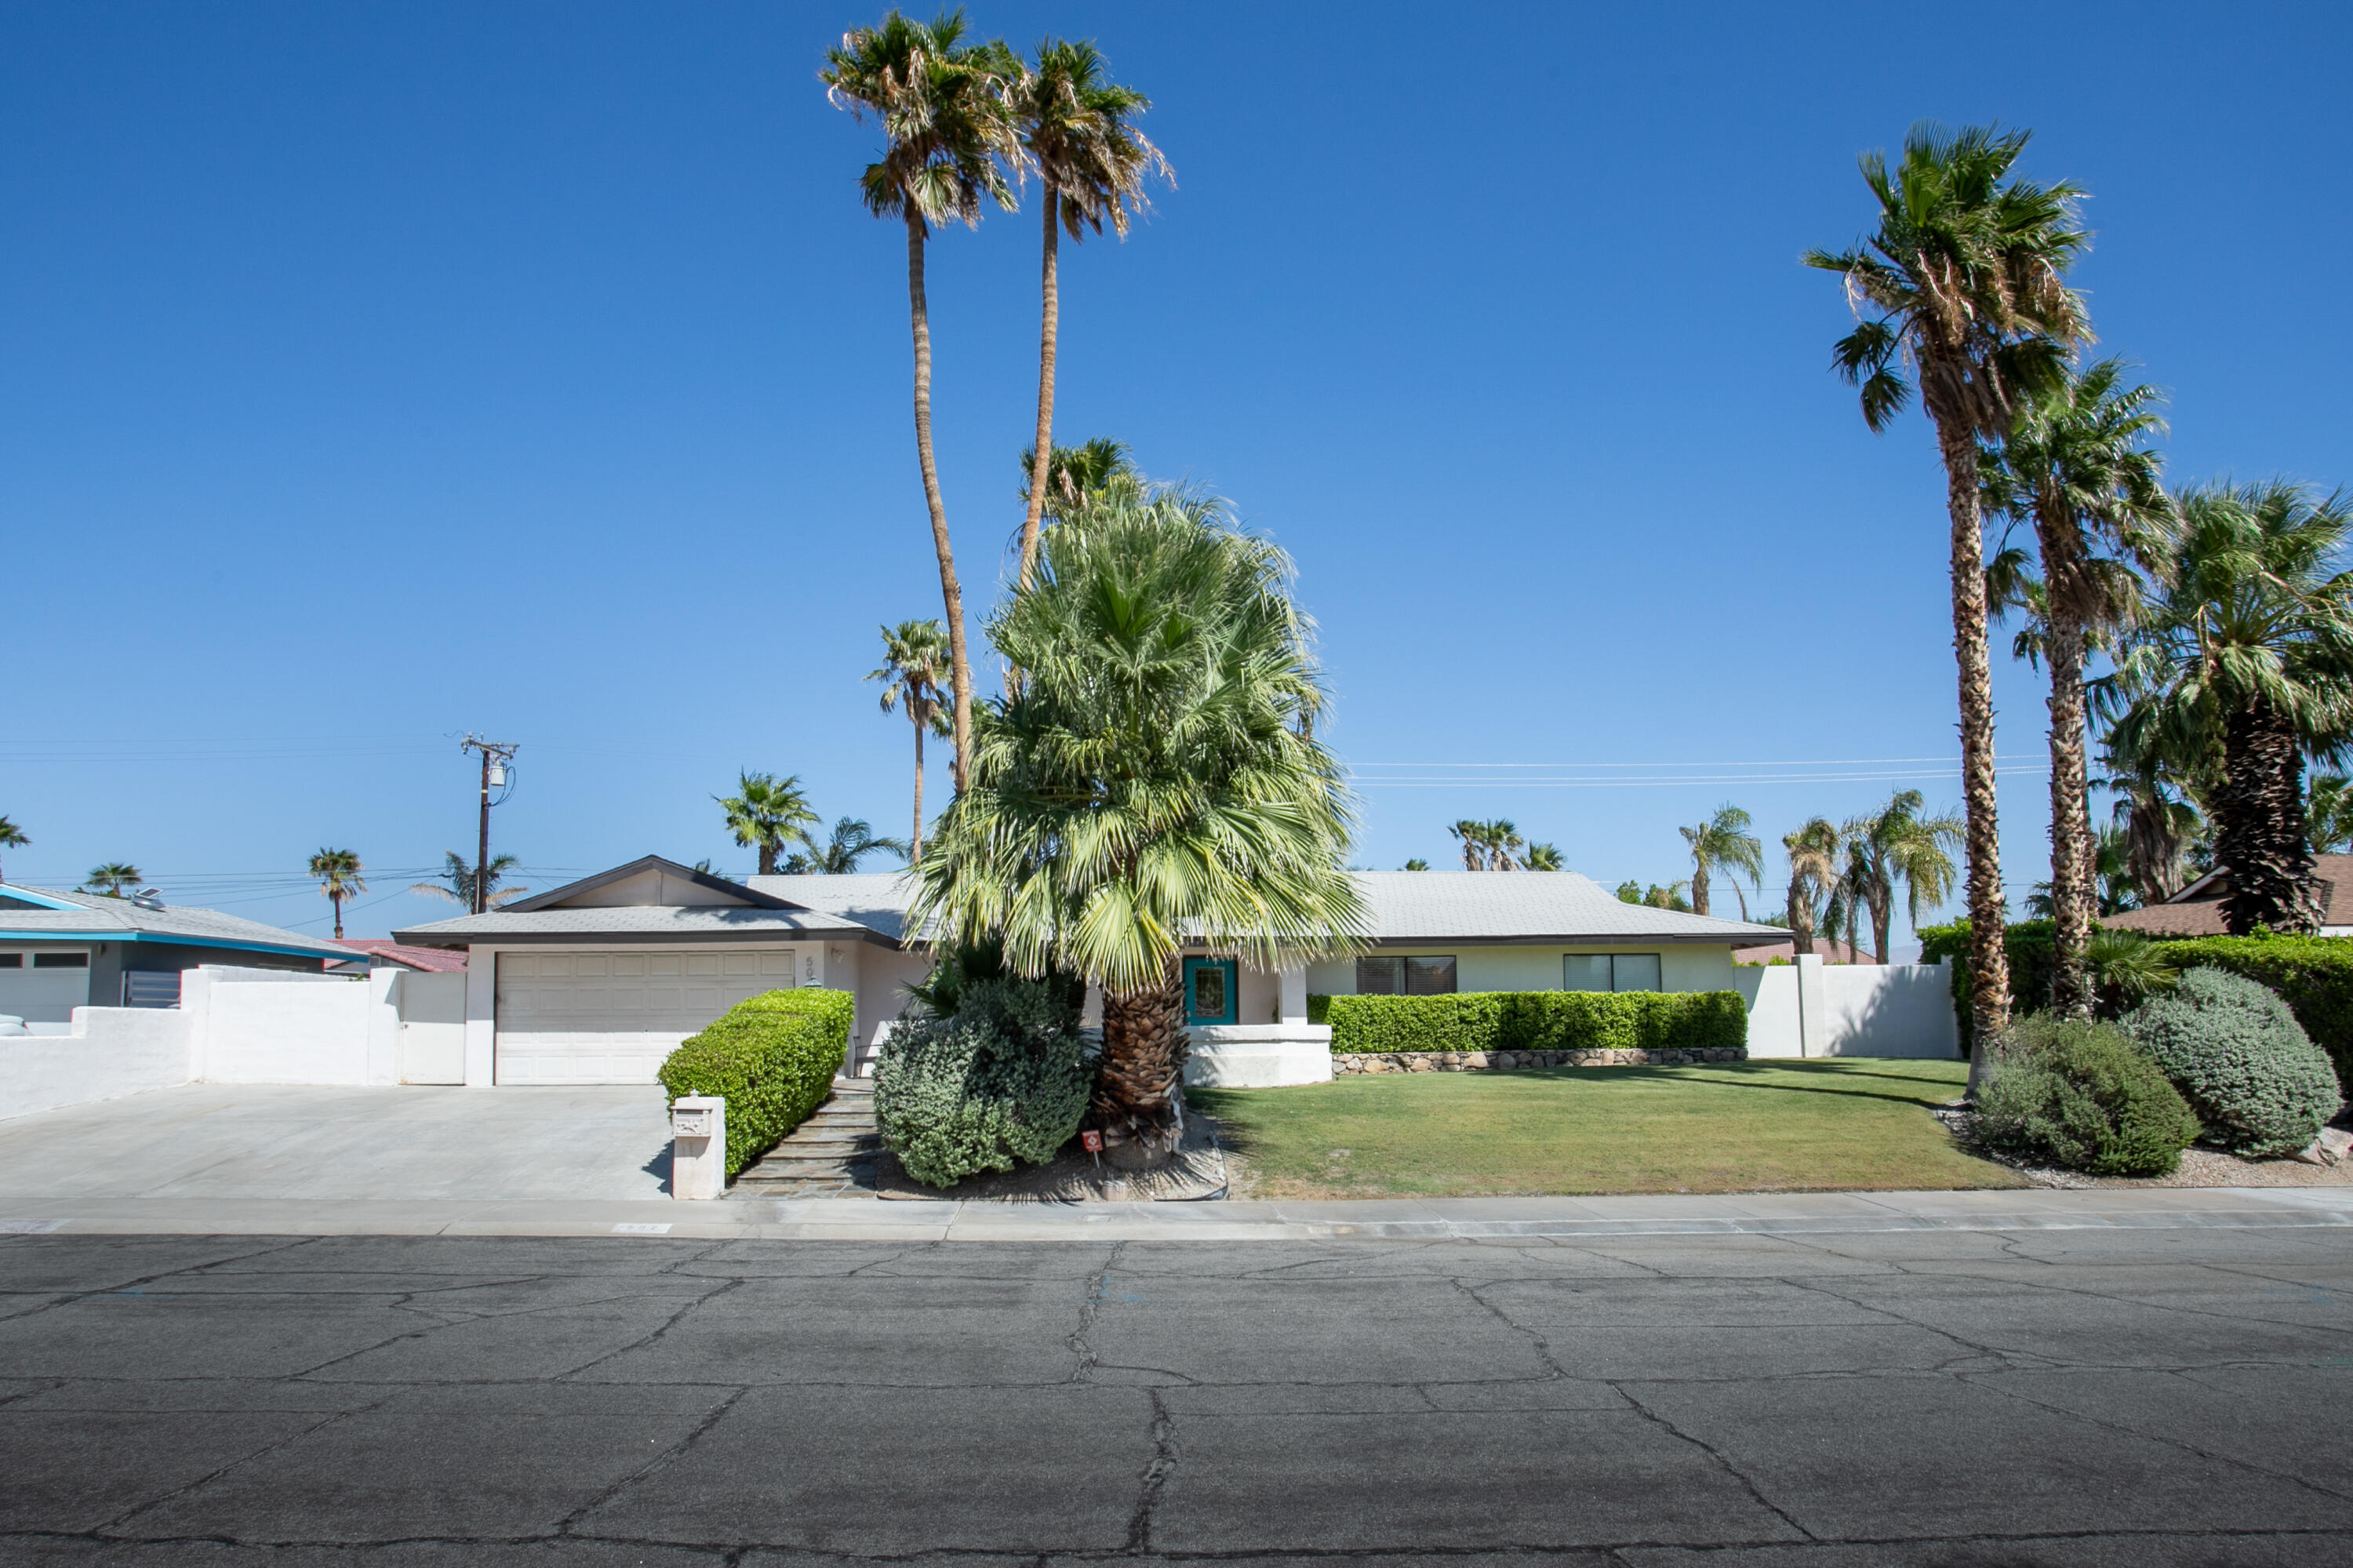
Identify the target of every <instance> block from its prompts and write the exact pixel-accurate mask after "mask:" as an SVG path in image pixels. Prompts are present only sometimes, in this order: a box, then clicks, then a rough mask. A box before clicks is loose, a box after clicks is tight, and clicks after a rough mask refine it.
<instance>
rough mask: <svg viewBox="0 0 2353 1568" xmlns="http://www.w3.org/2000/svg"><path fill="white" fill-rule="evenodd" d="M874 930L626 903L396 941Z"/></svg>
mask: <svg viewBox="0 0 2353 1568" xmlns="http://www.w3.org/2000/svg"><path fill="white" fill-rule="evenodd" d="M868 935H869V932H868V929H867V927H864V926H860V925H859V924H858V923H856V922H855V921H850V920H839V919H836V918H834V917H833V916H830V915H820V914H818V913H816V912H814V911H811V910H802V909H752V908H746V907H744V906H731V905H724V904H710V905H701V906H694V907H681V906H676V905H661V904H621V905H613V906H607V907H603V908H588V909H535V910H525V911H522V912H520V913H518V912H516V911H514V910H512V909H493V910H491V912H490V913H489V914H487V915H460V916H458V917H457V918H456V919H454V920H436V921H434V922H433V923H432V924H431V925H429V926H411V927H408V928H407V929H406V930H401V931H395V932H394V933H393V934H392V937H393V940H394V941H396V942H402V943H406V944H409V945H412V946H421V947H448V946H452V945H458V946H463V945H466V944H470V943H476V942H510V941H524V942H530V941H542V942H547V941H560V940H575V939H577V938H583V937H590V938H595V937H635V938H655V939H657V940H659V939H664V938H667V939H670V940H678V941H685V940H690V939H693V938H706V939H707V938H770V939H773V940H777V941H786V942H790V941H819V942H822V941H839V940H842V939H844V938H857V939H859V940H861V941H862V940H865V939H866V938H867V937H868Z"/></svg>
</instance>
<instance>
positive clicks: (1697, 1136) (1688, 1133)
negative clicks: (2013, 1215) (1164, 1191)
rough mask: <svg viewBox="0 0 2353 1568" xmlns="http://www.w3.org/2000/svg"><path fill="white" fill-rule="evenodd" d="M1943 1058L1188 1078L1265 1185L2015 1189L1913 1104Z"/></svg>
mask: <svg viewBox="0 0 2353 1568" xmlns="http://www.w3.org/2000/svg"><path fill="white" fill-rule="evenodd" d="M1967 1076H1968V1065H1966V1064H1964V1063H1960V1062H1899V1061H1882V1060H1870V1061H1862V1060H1858V1061H1846V1062H1789V1063H1767V1062H1743V1063H1727V1064H1725V1065H1721V1066H1711V1067H1557V1068H1552V1069H1549V1070H1540V1071H1535V1072H1519V1073H1415V1074H1411V1075H1405V1074H1396V1075H1380V1076H1377V1077H1346V1078H1341V1079H1338V1080H1336V1081H1335V1082H1333V1083H1330V1084H1313V1085H1308V1086H1303V1087H1300V1088H1290V1089H1190V1090H1187V1092H1186V1099H1187V1102H1188V1103H1189V1104H1191V1105H1192V1106H1194V1107H1197V1108H1198V1109H1200V1110H1205V1111H1207V1112H1208V1113H1209V1114H1210V1115H1211V1116H1214V1117H1216V1118H1218V1120H1219V1123H1221V1124H1222V1125H1223V1127H1224V1128H1225V1133H1226V1140H1227V1142H1228V1143H1229V1146H1230V1147H1232V1148H1233V1149H1234V1150H1237V1151H1239V1152H1240V1154H1241V1155H1242V1156H1243V1157H1244V1160H1245V1161H1246V1164H1247V1168H1248V1170H1249V1171H1250V1173H1251V1177H1252V1181H1253V1191H1252V1192H1251V1193H1250V1195H1251V1196H1256V1197H1266V1198H1364V1197H1455V1198H1468V1197H1481V1196H1493V1195H1502V1194H1511V1193H1536V1192H1824V1191H1832V1190H1837V1189H1841V1188H1883V1189H1905V1188H1915V1189H1917V1188H1952V1187H2022V1186H2024V1185H2026V1182H2025V1181H2024V1180H2023V1179H2022V1178H2021V1177H2020V1176H2019V1175H2018V1174H2017V1173H2016V1172H2015V1171H2010V1170H2007V1169H2005V1168H2004V1167H2002V1166H2000V1165H1996V1164H1994V1163H1993V1162H1992V1161H1990V1160H1979V1159H1978V1158H1976V1157H1975V1156H1973V1155H1969V1154H1965V1153H1963V1152H1962V1151H1961V1150H1959V1149H1957V1148H1956V1147H1955V1146H1954V1144H1953V1140H1952V1138H1951V1135H1950V1134H1948V1133H1947V1132H1946V1130H1945V1128H1944V1126H1943V1125H1942V1124H1941V1123H1939V1122H1938V1121H1937V1120H1936V1118H1934V1117H1933V1116H1931V1115H1929V1113H1928V1107H1931V1106H1936V1105H1940V1104H1942V1103H1944V1102H1945V1101H1947V1100H1950V1099H1953V1098H1955V1097H1957V1096H1958V1095H1959V1094H1960V1091H1961V1086H1962V1083H1963V1081H1964V1080H1965V1079H1966V1078H1967Z"/></svg>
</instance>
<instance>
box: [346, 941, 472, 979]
mask: <svg viewBox="0 0 2353 1568" xmlns="http://www.w3.org/2000/svg"><path fill="white" fill-rule="evenodd" d="M336 945H337V946H338V947H344V948H351V949H353V951H354V952H356V953H358V954H359V955H360V957H359V958H357V959H353V960H352V961H351V962H350V963H348V964H337V965H335V966H334V967H335V968H336V969H342V970H345V971H347V972H358V971H360V970H375V969H417V970H421V971H423V972H424V973H427V974H460V975H461V974H464V973H465V972H466V955H465V954H464V953H461V952H453V951H451V950H450V949H449V948H405V947H403V946H401V945H400V944H399V943H398V942H396V941H394V940H393V939H392V938H389V937H345V938H342V939H341V940H340V941H339V942H338V943H337V944H336Z"/></svg>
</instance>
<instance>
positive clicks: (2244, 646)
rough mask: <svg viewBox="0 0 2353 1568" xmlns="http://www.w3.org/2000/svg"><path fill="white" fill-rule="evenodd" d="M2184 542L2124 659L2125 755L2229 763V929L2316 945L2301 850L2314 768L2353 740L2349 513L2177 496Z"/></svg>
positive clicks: (2243, 494)
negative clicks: (2308, 763)
mask: <svg viewBox="0 0 2353 1568" xmlns="http://www.w3.org/2000/svg"><path fill="white" fill-rule="evenodd" d="M2177 502H2178V504H2179V509H2180V516H2181V528H2180V536H2179V542H2178V544H2177V545H2176V546H2175V549H2174V552H2173V555H2172V556H2171V558H2170V559H2169V560H2168V561H2167V562H2166V564H2165V569H2164V571H2163V573H2162V574H2161V585H2160V588H2159V590H2158V593H2157V594H2156V595H2155V596H2154V601H2153V602H2152V603H2151V605H2150V607H2149V609H2148V613H2147V617H2146V619H2145V621H2144V623H2143V625H2142V627H2141V628H2140V630H2138V631H2137V633H2136V634H2135V636H2134V637H2133V639H2132V641H2131V644H2130V646H2129V648H2128V649H2127V651H2126V652H2125V654H2124V655H2123V657H2122V658H2121V659H2120V661H2119V665H2118V669H2117V673H2116V684H2117V689H2118V691H2119V692H2120V693H2123V694H2126V696H2127V698H2128V700H2129V706H2127V707H2126V711H2125V712H2124V714H2123V715H2122V716H2121V717H2120V718H2118V719H2117V721H2116V728H2115V731H2114V734H2113V737H2112V741H2113V745H2114V747H2115V748H2116V749H2117V750H2119V751H2121V752H2123V753H2124V754H2126V755H2127V756H2145V755H2163V756H2189V757H2199V756H2219V757H2220V758H2221V767H2220V770H2219V778H2218V779H2217V780H2216V781H2215V783H2214V784H2213V786H2212V790H2211V796H2210V797H2209V799H2208V800H2207V804H2208V806H2209V808H2210V809H2211V813H2212V816H2213V820H2214V827H2215V842H2214V849H2215V860H2216V863H2218V864H2220V865H2221V866H2225V867H2227V868H2229V871H2230V875H2231V891H2230V893H2229V895H2227V896H2226V897H2224V899H2223V900H2222V918H2223V921H2224V923H2225V924H2226V925H2227V926H2228V927H2229V928H2230V931H2231V934H2232V935H2233V936H2245V935H2246V934H2248V933H2249V932H2251V931H2253V929H2254V928H2255V927H2258V926H2263V927H2269V928H2271V929H2273V930H2275V931H2291V932H2299V933H2304V934H2310V933H2311V932H2313V931H2315V930H2316V929H2318V927H2319V921H2320V913H2321V911H2320V906H2319V902H2318V898H2317V894H2316V888H2315V886H2314V883H2313V870H2312V846H2311V844H2310V842H2308V840H2307V839H2306V827H2305V803H2304V765H2305V759H2306V758H2307V757H2315V758H2322V759H2324V760H2327V761H2329V762H2337V761H2340V760H2341V759H2342V758H2343V756H2344V754H2345V752H2346V751H2347V749H2348V738H2353V572H2346V571H2340V570H2338V569H2337V564H2338V562H2339V560H2340V559H2341V558H2342V556H2343V555H2344V553H2345V549H2346V546H2347V545H2348V542H2353V513H2348V510H2347V507H2346V505H2345V503H2344V502H2343V501H2342V500H2341V499H2340V498H2339V497H2337V496H2335V495H2332V496H2330V497H2328V498H2327V500H2325V501H2315V500H2314V499H2313V495H2312V493H2311V492H2310V491H2308V490H2306V488H2305V487H2303V486H2301V485H2295V484H2289V483H2287V482H2283V481H2273V482H2268V483H2261V484H2248V485H2241V486H2237V487H2229V486H2221V485H2214V486H2201V487H2198V488H2193V489H2190V490H2188V491H2185V492H2183V493H2181V494H2180V495H2179V497H2178V498H2177Z"/></svg>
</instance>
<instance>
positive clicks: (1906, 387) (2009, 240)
mask: <svg viewBox="0 0 2353 1568" xmlns="http://www.w3.org/2000/svg"><path fill="white" fill-rule="evenodd" d="M2029 134H2030V133H2029V132H2024V131H2002V130H2000V129H1999V128H1995V127H1978V126H1971V127H1969V128H1968V129H1965V130H1962V131H1959V132H1947V131H1946V130H1944V129H1943V128H1941V127H1937V126H1932V125H1925V124H1923V125H1915V126H1914V127H1913V128H1912V131H1911V133H1910V134H1909V135H1907V136H1906V137H1905V142H1904V155H1903V158H1902V159H1901V160H1900V161H1899V162H1898V163H1897V164H1896V165H1895V167H1894V168H1893V169H1890V168H1889V167H1888V165H1887V160H1886V159H1885V157H1884V156H1883V155H1882V154H1878V153H1867V154H1864V155H1863V157H1862V177H1863V182H1864V184H1865V185H1868V186H1869V187H1870V190H1871V194H1872V196H1873V200H1874V201H1875V202H1876V203H1877V205H1878V213H1877V219H1878V224H1877V228H1875V229H1874V231H1873V233H1872V234H1870V235H1869V236H1867V237H1866V238H1863V239H1862V240H1861V241H1860V242H1859V243H1857V244H1856V245H1855V246H1854V247H1853V248H1852V249H1848V250H1843V251H1828V250H1814V251H1810V252H1808V253H1807V256H1806V258H1805V260H1806V264H1807V265H1808V266H1810V267H1819V268H1821V269H1823V270H1827V271H1832V272H1837V273H1839V274H1841V276H1842V277H1843V278H1844V279H1845V281H1846V293H1847V302H1848V303H1849V305H1850V306H1851V307H1852V309H1853V310H1854V312H1855V314H1856V317H1857V325H1856V326H1855V329H1854V331H1852V333H1850V334H1847V335H1846V336H1845V337H1844V338H1841V340H1840V341H1839V344H1838V346H1837V348H1836V349H1835V351H1834V352H1833V355H1832V363H1833V365H1834V366H1835V367H1836V368H1837V370H1838V372H1839V374H1840V375H1841V376H1843V377H1845V379H1846V380H1848V381H1849V382H1851V383H1852V384H1853V385H1855V386H1856V387H1859V388H1860V389H1861V391H1862V417H1863V420H1864V422H1865V423H1866V424H1868V425H1869V426H1870V427H1871V428H1872V429H1874V430H1880V429H1885V428H1886V427H1887V426H1888V425H1889V424H1891V423H1893V422H1894V419H1895V418H1896V416H1897V415H1898V414H1900V413H1901V412H1902V411H1903V409H1904V407H1905V404H1907V403H1908V402H1910V400H1911V397H1912V393H1913V390H1914V387H1915V384H1916V386H1917V389H1918V391H1919V395H1920V401H1921V403H1922V404H1923V406H1924V407H1925V408H1926V410H1927V414H1928V418H1929V419H1930V421H1931V422H1932V423H1933V424H1934V425H1935V426H1936V443H1937V447H1938V450H1939V451H1940V453H1941V455H1942V456H1943V458H1944V463H1945V493H1946V505H1947V512H1948V513H1949V514H1950V521H1951V524H1952V532H1951V539H1950V545H1951V570H1952V584H1953V652H1954V655H1955V660H1956V662H1957V666H1958V674H1959V687H1960V716H1961V772H1962V784H1963V791H1964V796H1965V800H1966V803H1967V808H1968V863H1969V864H1968V874H1969V896H1968V904H1969V980H1970V1013H1971V1017H1972V1019H1973V1021H1974V1023H1975V1027H1976V1031H1977V1033H1976V1035H1975V1038H1977V1039H1979V1040H1990V1039H1992V1038H1993V1037H1994V1036H1995V1035H1997V1034H1999V1033H2000V1032H2001V1030H2002V1029H2003V1027H2004V1026H2005V1025H2007V1023H2008V1022H2009V1019H2010V962H2009V957H2008V954H2007V952H2006V951H2005V950H2004V948H2003V946H2002V937H2001V926H2002V891H2001V860H2000V828H1999V823H1998V821H1997V820H1996V812H1995V806H1994V742H1993V673H1992V668H1991V665H1990V663H1989V661H1988V658H1987V653H1986V602H1985V576H1984V560H1983V552H1984V548H1985V541H1984V527H1983V517H1982V514H1981V508H1980V505H1979V501H1978V441H1979V440H2000V438H2001V437H2002V436H2004V435H2005V434H2007V433H2008V431H2009V429H2010V423H2011V419H2012V416H2013V414H2014V412H2015V409H2016V407H2017V404H2018V401H2019V399H2020V397H2021V394H2025V393H2031V392H2032V391H2033V390H2035V389H2037V388H2039V387H2044V386H2048V385H2050V384H2052V383H2053V382H2056V381H2057V380H2058V379H2059V377H2060V375H2061V373H2062V371H2063V368H2064V366H2065V362H2066V358H2067V355H2068V353H2069V351H2070V350H2071V349H2072V348H2073V345H2074V344H2078V343H2083V342H2088V341H2089V340H2090V338H2091V335H2092V333H2091V324H2090V321H2089V318H2088V316H2087V314H2086V313H2085V311H2084V302H2083V301H2082V300H2081V299H2080V298H2079V297H2078V296H2077V295H2076V294H2075V292H2074V291H2073V290H2071V289H2069V288H2068V287H2067V282H2066V274H2067V269H2068V267H2069V266H2070V265H2071V264H2073V261H2074V260H2075V259H2076V258H2077V257H2078V256H2079V255H2081V254H2082V252H2083V250H2084V248H2085V246H2086V245H2087V244H2088V242H2089V238H2088V236H2087V235H2086V233H2085V231H2084V229H2083V228H2081V227H2080V226H2079V225H2078V224H2077V222H2076V220H2075V208H2076V205H2077V203H2078V202H2079V200H2080V199H2081V196H2082V194H2083V193H2082V192H2081V191H2080V190H2078V189H2077V188H2076V187H2075V186H2073V185H2067V184H2064V183H2062V184H2058V185H2035V184H2032V183H2031V182H2028V181H2026V180H2022V179H2016V178H2013V177H2011V169H2012V167H2013V166H2014V165H2015V164H2017V162H2018V158H2019V154H2021V153H2022V152H2024V151H2025V150H2026V143H2027V139H2028V136H2029Z"/></svg>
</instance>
